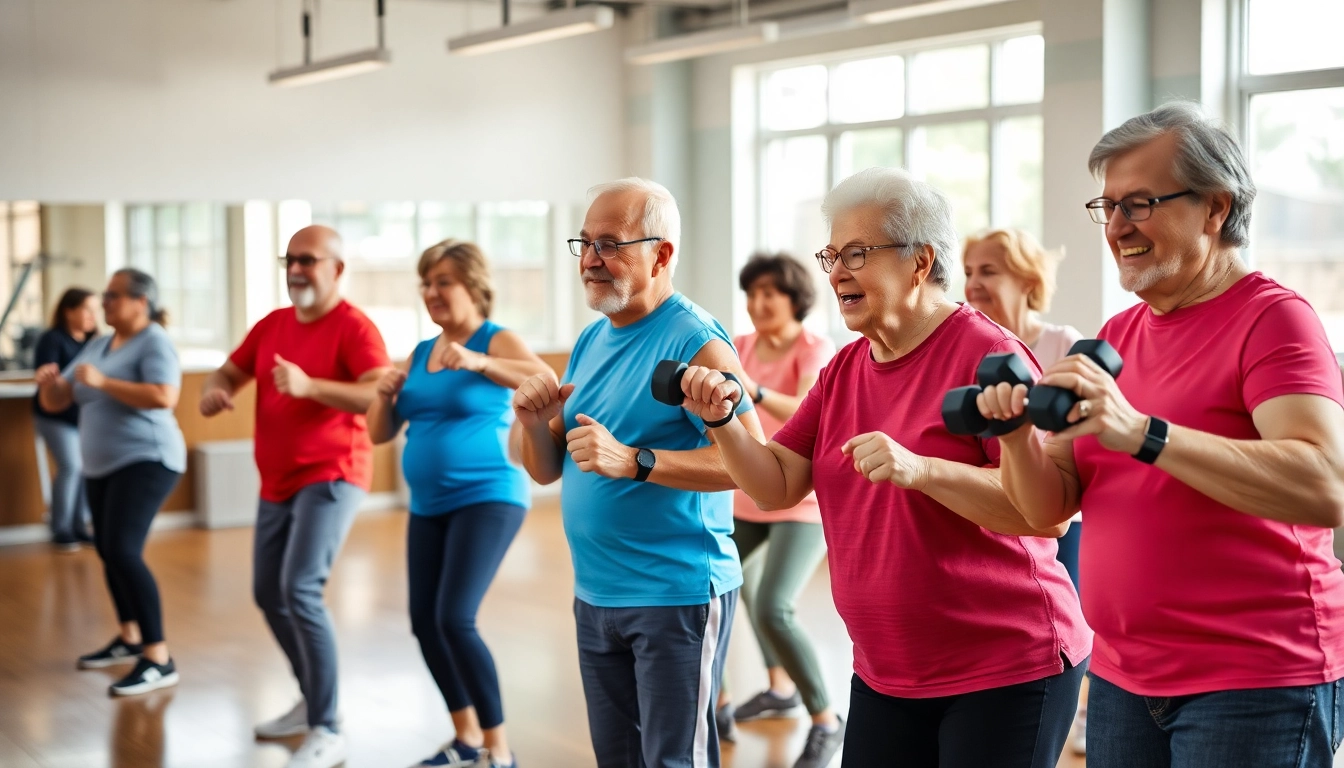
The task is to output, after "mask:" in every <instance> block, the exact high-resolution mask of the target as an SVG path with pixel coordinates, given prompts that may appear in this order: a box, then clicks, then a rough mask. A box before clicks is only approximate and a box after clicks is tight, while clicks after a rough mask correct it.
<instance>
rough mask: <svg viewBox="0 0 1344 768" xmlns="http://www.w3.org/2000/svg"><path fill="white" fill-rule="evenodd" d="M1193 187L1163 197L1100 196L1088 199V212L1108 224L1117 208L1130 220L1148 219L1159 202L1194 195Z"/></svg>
mask: <svg viewBox="0 0 1344 768" xmlns="http://www.w3.org/2000/svg"><path fill="white" fill-rule="evenodd" d="M1193 194H1195V191H1194V190H1193V189H1187V190H1185V191H1184V192H1177V193H1176V194H1174V195H1163V196H1161V197H1139V196H1137V195H1134V196H1131V197H1126V198H1125V199H1124V200H1111V199H1110V198H1106V197H1098V198H1097V199H1095V200H1088V201H1087V205H1086V208H1087V213H1088V215H1090V216H1091V217H1092V220H1093V221H1095V222H1097V223H1098V224H1108V223H1110V221H1111V216H1112V215H1113V214H1114V213H1115V209H1116V208H1119V209H1120V213H1122V214H1124V216H1125V218H1126V219H1129V220H1130V221H1146V220H1147V219H1148V217H1149V216H1152V215H1153V209H1154V208H1156V207H1157V204H1158V203H1165V202H1166V201H1168V200H1175V199H1176V198H1178V197H1185V196H1186V195H1193Z"/></svg>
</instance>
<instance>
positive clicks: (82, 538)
mask: <svg viewBox="0 0 1344 768" xmlns="http://www.w3.org/2000/svg"><path fill="white" fill-rule="evenodd" d="M75 541H77V542H79V543H80V544H83V545H84V546H86V547H92V546H93V534H92V533H89V532H88V531H86V530H78V531H75Z"/></svg>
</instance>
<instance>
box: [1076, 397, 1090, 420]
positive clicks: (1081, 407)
mask: <svg viewBox="0 0 1344 768" xmlns="http://www.w3.org/2000/svg"><path fill="white" fill-rule="evenodd" d="M1091 413H1092V403H1090V402H1088V401H1086V400H1084V401H1082V402H1081V403H1079V404H1078V417H1079V418H1083V419H1086V418H1087V417H1088V416H1089V415H1090V414H1091Z"/></svg>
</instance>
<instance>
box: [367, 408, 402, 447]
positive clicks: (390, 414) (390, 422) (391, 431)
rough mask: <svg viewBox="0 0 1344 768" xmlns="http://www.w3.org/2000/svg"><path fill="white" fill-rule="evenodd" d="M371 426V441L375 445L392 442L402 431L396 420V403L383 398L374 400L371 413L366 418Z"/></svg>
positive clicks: (370, 409)
mask: <svg viewBox="0 0 1344 768" xmlns="http://www.w3.org/2000/svg"><path fill="white" fill-rule="evenodd" d="M365 419H366V420H367V421H368V424H369V439H370V440H372V441H373V444H374V445H382V444H383V443H386V442H389V441H391V440H392V439H393V438H395V437H396V436H397V432H399V431H400V430H401V424H400V423H399V422H398V421H397V418H396V402H395V401H393V400H388V399H386V398H382V397H375V398H373V404H372V405H370V406H369V412H368V414H367V415H366V416H365Z"/></svg>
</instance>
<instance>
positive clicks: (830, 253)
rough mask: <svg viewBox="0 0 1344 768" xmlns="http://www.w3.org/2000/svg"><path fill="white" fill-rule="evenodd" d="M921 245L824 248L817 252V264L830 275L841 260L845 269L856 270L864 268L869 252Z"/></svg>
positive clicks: (896, 244) (890, 244) (897, 244)
mask: <svg viewBox="0 0 1344 768" xmlns="http://www.w3.org/2000/svg"><path fill="white" fill-rule="evenodd" d="M916 245H919V243H888V244H886V245H851V246H850V247H848V248H841V249H840V250H838V251H837V250H835V249H834V248H822V249H821V250H820V251H817V263H818V264H820V265H821V271H822V272H825V273H827V274H830V272H831V270H832V269H834V268H835V261H836V259H839V260H840V261H841V262H842V263H843V264H844V265H845V269H849V270H855V269H858V268H860V267H862V266H863V264H864V262H865V261H867V259H868V252H869V251H880V250H882V249H883V248H911V247H913V246H916Z"/></svg>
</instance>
